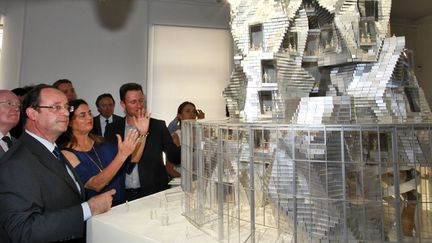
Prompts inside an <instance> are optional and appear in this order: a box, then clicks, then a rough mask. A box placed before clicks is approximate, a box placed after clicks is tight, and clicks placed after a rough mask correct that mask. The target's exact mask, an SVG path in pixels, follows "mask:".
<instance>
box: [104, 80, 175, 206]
mask: <svg viewBox="0 0 432 243" xmlns="http://www.w3.org/2000/svg"><path fill="white" fill-rule="evenodd" d="M120 100H121V102H120V105H121V106H122V107H123V109H124V111H125V114H126V117H125V118H122V119H121V120H120V121H117V122H114V123H110V124H108V126H107V127H106V130H105V138H107V139H109V140H112V141H116V134H121V136H122V137H123V138H124V134H125V131H126V130H127V129H129V128H132V127H136V128H137V129H138V131H139V132H140V133H141V135H142V136H146V137H147V139H146V142H145V147H144V152H143V154H142V156H141V159H140V160H139V162H138V163H137V164H136V166H134V167H133V170H132V172H131V173H130V174H128V175H126V180H125V184H126V199H127V200H134V199H137V198H140V197H143V196H147V195H150V194H153V193H156V192H159V191H162V190H165V189H167V188H168V182H169V180H168V174H167V172H166V170H165V165H164V163H163V160H162V152H165V153H166V155H167V159H168V160H169V161H171V162H173V163H174V164H180V148H179V147H177V146H176V145H175V144H174V143H173V141H172V138H171V135H170V134H169V132H168V129H167V127H166V125H165V122H164V121H162V120H156V119H154V118H150V124H149V127H148V131H141V130H140V128H139V124H137V123H136V119H135V118H136V117H139V116H141V114H148V112H147V108H146V101H145V96H144V93H143V90H142V87H141V85H139V84H137V83H127V84H124V85H122V86H121V87H120Z"/></svg>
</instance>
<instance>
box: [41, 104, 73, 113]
mask: <svg viewBox="0 0 432 243" xmlns="http://www.w3.org/2000/svg"><path fill="white" fill-rule="evenodd" d="M33 108H47V109H52V110H54V111H55V112H60V111H61V110H62V109H65V110H67V111H68V112H70V113H71V112H74V110H75V108H74V107H73V106H69V105H35V106H33Z"/></svg>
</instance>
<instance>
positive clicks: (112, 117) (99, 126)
mask: <svg viewBox="0 0 432 243" xmlns="http://www.w3.org/2000/svg"><path fill="white" fill-rule="evenodd" d="M95 103H96V107H97V110H98V111H99V115H97V116H95V117H94V118H93V131H92V132H93V133H94V134H97V135H99V136H104V133H105V127H106V125H108V124H109V123H113V122H116V121H118V120H120V119H121V116H117V115H116V114H114V108H115V101H114V98H113V97H112V95H111V94H109V93H105V94H101V95H99V96H98V97H97V99H96V102H95Z"/></svg>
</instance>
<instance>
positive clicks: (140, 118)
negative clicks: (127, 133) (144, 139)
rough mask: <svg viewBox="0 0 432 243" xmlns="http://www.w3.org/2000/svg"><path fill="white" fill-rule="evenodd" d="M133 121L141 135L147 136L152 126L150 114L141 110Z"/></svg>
mask: <svg viewBox="0 0 432 243" xmlns="http://www.w3.org/2000/svg"><path fill="white" fill-rule="evenodd" d="M132 120H133V123H134V124H135V127H136V128H137V129H138V131H139V133H140V135H146V134H147V132H148V129H149V124H150V113H149V112H147V111H145V109H141V110H140V111H139V112H138V115H137V116H134V117H132Z"/></svg>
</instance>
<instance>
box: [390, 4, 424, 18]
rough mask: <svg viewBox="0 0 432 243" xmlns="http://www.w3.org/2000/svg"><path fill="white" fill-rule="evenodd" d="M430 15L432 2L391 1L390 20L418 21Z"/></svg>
mask: <svg viewBox="0 0 432 243" xmlns="http://www.w3.org/2000/svg"><path fill="white" fill-rule="evenodd" d="M430 15H432V0H393V2H392V10H391V15H390V16H391V18H392V19H408V20H413V21H415V20H419V19H421V18H423V17H426V16H430Z"/></svg>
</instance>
